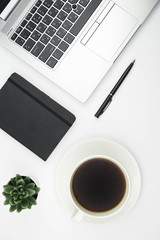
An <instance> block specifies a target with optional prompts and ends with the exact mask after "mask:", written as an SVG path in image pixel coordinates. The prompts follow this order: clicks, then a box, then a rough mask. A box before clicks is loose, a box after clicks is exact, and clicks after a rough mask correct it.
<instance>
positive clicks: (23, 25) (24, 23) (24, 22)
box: [21, 15, 32, 27]
mask: <svg viewBox="0 0 160 240" xmlns="http://www.w3.org/2000/svg"><path fill="white" fill-rule="evenodd" d="M31 16H32V15H31ZM26 24H27V21H26V20H23V22H22V23H21V26H22V27H25V26H26Z"/></svg>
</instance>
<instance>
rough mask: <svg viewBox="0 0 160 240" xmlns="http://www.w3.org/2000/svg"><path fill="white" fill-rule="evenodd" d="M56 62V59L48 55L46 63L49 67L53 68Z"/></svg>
mask: <svg viewBox="0 0 160 240" xmlns="http://www.w3.org/2000/svg"><path fill="white" fill-rule="evenodd" d="M57 62H58V61H57V60H56V59H55V58H53V57H50V58H49V60H48V61H47V63H46V64H47V65H48V66H49V67H51V68H54V67H55V65H56V64H57Z"/></svg>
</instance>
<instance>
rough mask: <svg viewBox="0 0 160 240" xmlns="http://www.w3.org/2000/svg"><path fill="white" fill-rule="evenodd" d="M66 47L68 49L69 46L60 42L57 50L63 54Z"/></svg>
mask: <svg viewBox="0 0 160 240" xmlns="http://www.w3.org/2000/svg"><path fill="white" fill-rule="evenodd" d="M68 47H69V45H68V44H67V43H66V42H64V41H62V42H61V43H60V44H59V46H58V48H59V49H60V50H62V51H63V52H65V51H66V50H67V48H68Z"/></svg>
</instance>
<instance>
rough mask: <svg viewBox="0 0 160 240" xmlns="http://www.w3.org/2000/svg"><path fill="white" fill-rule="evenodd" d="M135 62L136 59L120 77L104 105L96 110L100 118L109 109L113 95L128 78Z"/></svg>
mask: <svg viewBox="0 0 160 240" xmlns="http://www.w3.org/2000/svg"><path fill="white" fill-rule="evenodd" d="M134 63H135V60H134V61H133V62H131V64H130V65H129V66H128V67H127V69H126V70H125V71H124V73H123V74H122V76H121V77H120V79H119V80H118V82H117V83H116V85H115V86H114V87H113V89H112V90H111V92H110V93H109V95H108V96H107V98H106V99H105V101H104V102H103V103H102V105H101V106H100V108H99V109H98V111H97V112H96V114H95V117H97V118H99V116H100V115H102V114H103V113H104V112H105V110H106V109H107V107H108V106H109V104H110V103H111V101H112V97H113V96H114V94H115V93H116V91H117V90H118V88H119V87H120V86H121V84H122V82H123V81H124V79H125V78H126V76H127V75H128V73H129V72H130V70H131V69H132V67H133V65H134Z"/></svg>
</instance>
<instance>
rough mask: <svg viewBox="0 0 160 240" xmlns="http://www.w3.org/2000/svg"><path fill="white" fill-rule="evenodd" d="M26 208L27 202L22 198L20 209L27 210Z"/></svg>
mask: <svg viewBox="0 0 160 240" xmlns="http://www.w3.org/2000/svg"><path fill="white" fill-rule="evenodd" d="M28 206H29V201H28V200H27V198H23V199H22V202H21V207H22V208H28Z"/></svg>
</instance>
